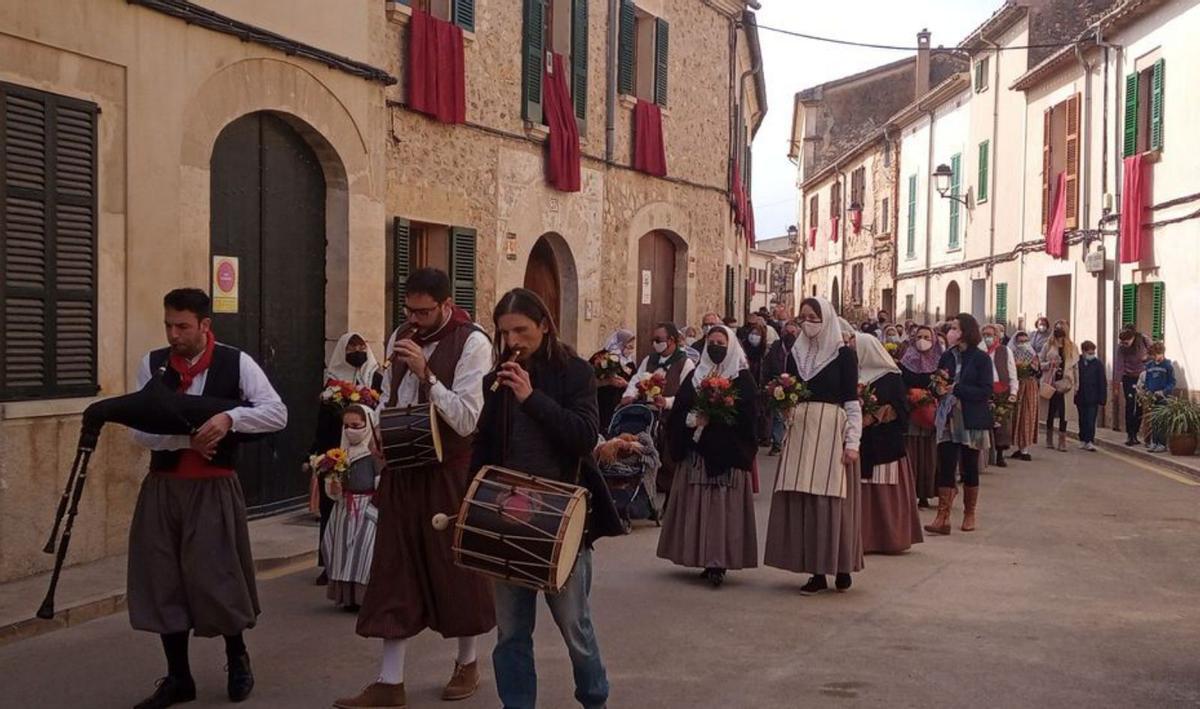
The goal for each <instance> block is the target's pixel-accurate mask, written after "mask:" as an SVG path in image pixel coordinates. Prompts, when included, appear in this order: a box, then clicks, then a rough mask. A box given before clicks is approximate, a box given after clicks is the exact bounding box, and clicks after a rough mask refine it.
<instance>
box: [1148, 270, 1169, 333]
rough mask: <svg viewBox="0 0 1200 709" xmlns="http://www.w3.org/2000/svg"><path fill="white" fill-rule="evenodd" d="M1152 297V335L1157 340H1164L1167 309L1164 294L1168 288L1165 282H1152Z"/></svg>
mask: <svg viewBox="0 0 1200 709" xmlns="http://www.w3.org/2000/svg"><path fill="white" fill-rule="evenodd" d="M1150 289H1151V290H1150V298H1151V301H1150V302H1151V311H1150V312H1151V313H1152V315H1151V318H1150V337H1151V338H1152V339H1153V340H1154V341H1155V342H1162V339H1163V336H1164V334H1165V329H1166V328H1165V325H1166V320H1167V318H1166V309H1165V307H1164V305H1165V304H1164V302H1163V295H1164V291H1165V290H1166V288H1165V284H1164V283H1162V282H1161V281H1158V282H1156V283H1151V284H1150Z"/></svg>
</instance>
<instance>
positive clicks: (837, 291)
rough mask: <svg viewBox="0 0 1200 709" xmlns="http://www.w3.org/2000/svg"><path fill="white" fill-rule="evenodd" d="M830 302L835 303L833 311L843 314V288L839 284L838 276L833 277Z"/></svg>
mask: <svg viewBox="0 0 1200 709" xmlns="http://www.w3.org/2000/svg"><path fill="white" fill-rule="evenodd" d="M829 303H830V304H831V305H833V312H835V313H837V314H838V315H841V314H842V288H841V286H840V285H838V279H837V276H834V277H833V293H832V297H830V299H829Z"/></svg>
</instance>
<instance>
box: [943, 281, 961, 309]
mask: <svg viewBox="0 0 1200 709" xmlns="http://www.w3.org/2000/svg"><path fill="white" fill-rule="evenodd" d="M961 312H962V304H961V297H960V296H959V292H958V282H957V281H950V285H948V286H946V317H947V318H952V317H954V316H955V315H958V314H959V313H961Z"/></svg>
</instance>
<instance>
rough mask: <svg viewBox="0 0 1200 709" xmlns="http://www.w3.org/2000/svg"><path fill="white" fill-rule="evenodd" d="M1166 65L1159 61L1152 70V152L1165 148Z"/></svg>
mask: <svg viewBox="0 0 1200 709" xmlns="http://www.w3.org/2000/svg"><path fill="white" fill-rule="evenodd" d="M1165 71H1166V63H1165V61H1164V60H1162V59H1159V60H1158V61H1156V62H1154V66H1153V67H1151V69H1150V150H1162V147H1163V80H1164V76H1163V74H1164V72H1165Z"/></svg>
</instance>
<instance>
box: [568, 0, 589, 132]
mask: <svg viewBox="0 0 1200 709" xmlns="http://www.w3.org/2000/svg"><path fill="white" fill-rule="evenodd" d="M572 3H573V4H572V8H571V9H572V13H571V15H572V16H571V98H572V100H573V101H574V102H575V117H576V118H577V119H579V121H580V125H579V132H580V133H581V134H582V133H584V132H586V131H585V129H586V127H587V92H588V88H587V86H588V0H572Z"/></svg>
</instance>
